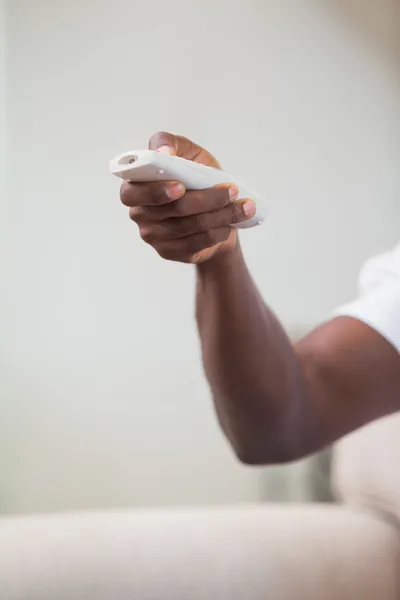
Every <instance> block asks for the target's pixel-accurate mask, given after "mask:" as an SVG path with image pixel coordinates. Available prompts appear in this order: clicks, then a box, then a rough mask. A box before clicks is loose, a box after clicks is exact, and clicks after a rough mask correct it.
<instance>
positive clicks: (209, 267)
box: [196, 242, 244, 277]
mask: <svg viewBox="0 0 400 600" xmlns="http://www.w3.org/2000/svg"><path fill="white" fill-rule="evenodd" d="M243 264H244V257H243V254H242V250H241V248H240V245H239V242H237V243H236V245H235V247H234V248H230V249H229V250H222V251H221V252H216V253H215V254H214V255H213V256H212V257H211V258H209V259H208V260H206V261H204V262H202V263H199V264H198V265H196V269H197V272H198V274H199V275H200V277H203V276H205V277H207V276H215V277H219V276H220V275H222V274H224V273H226V272H229V271H231V270H236V269H237V268H238V267H239V266H240V265H243Z"/></svg>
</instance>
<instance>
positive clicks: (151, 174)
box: [110, 150, 267, 229]
mask: <svg viewBox="0 0 400 600" xmlns="http://www.w3.org/2000/svg"><path fill="white" fill-rule="evenodd" d="M110 171H111V173H112V174H113V175H116V176H117V177H120V178H121V179H124V180H125V181H129V182H137V183H144V182H153V181H179V182H180V183H183V185H184V186H185V187H186V189H187V190H204V189H207V188H211V187H214V186H215V185H220V184H222V183H232V184H234V185H236V186H237V188H238V190H239V196H238V200H240V199H244V198H249V199H250V200H252V201H253V202H254V203H255V205H256V207H257V211H256V214H255V215H254V217H252V218H251V219H249V220H248V221H244V222H242V223H238V224H236V225H235V226H236V227H239V228H241V229H247V228H249V227H254V226H255V225H260V224H261V223H262V222H263V221H264V219H265V217H266V212H267V205H266V201H265V200H264V199H263V198H261V196H259V195H258V194H256V193H255V192H253V191H252V190H250V189H248V188H246V187H245V186H244V185H242V184H241V183H239V182H238V181H236V180H235V179H234V178H233V177H230V176H229V175H227V174H226V173H224V172H223V171H219V170H218V169H214V168H213V167H206V166H205V165H201V164H198V163H195V162H192V161H190V160H186V159H185V158H180V157H178V156H169V155H168V154H162V153H161V152H156V151H154V150H140V151H135V152H127V153H125V154H121V155H119V156H117V157H116V158H114V159H113V160H112V161H111V163H110Z"/></svg>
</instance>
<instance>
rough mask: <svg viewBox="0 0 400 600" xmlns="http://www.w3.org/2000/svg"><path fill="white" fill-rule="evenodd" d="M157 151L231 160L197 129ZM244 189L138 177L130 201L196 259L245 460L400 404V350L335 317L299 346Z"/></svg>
mask: <svg viewBox="0 0 400 600" xmlns="http://www.w3.org/2000/svg"><path fill="white" fill-rule="evenodd" d="M150 148H151V149H153V150H159V151H162V152H168V153H171V154H174V155H177V156H182V157H184V158H186V159H189V160H193V161H195V162H199V163H203V164H206V165H209V166H213V167H216V168H219V163H218V162H217V161H216V159H215V158H214V157H213V156H212V155H211V154H210V153H209V152H207V151H206V150H204V149H203V148H201V147H199V146H197V145H196V144H194V143H193V142H190V141H189V140H187V139H186V138H182V137H179V136H173V135H171V134H168V133H158V134H156V135H155V136H153V137H152V138H151V140H150ZM236 197H237V190H236V189H235V188H234V187H232V186H226V185H224V186H217V187H216V188H212V189H209V190H205V191H186V190H185V189H184V188H183V187H182V186H181V185H180V184H179V183H178V182H176V183H175V182H168V183H152V184H129V183H123V184H122V187H121V200H122V202H123V204H125V205H126V206H129V207H130V211H129V214H130V217H131V219H132V220H133V221H135V222H136V223H137V225H138V226H139V231H140V234H141V236H142V238H143V239H144V241H146V242H147V243H149V244H151V245H152V246H153V247H154V248H155V250H156V251H157V252H158V253H159V254H160V256H161V257H163V258H165V259H168V260H173V261H180V262H186V263H191V264H195V265H196V270H197V302H196V317H197V323H198V329H199V333H200V338H201V344H202V354H203V362H204V368H205V373H206V376H207V379H208V381H209V384H210V387H211V391H212V396H213V399H214V404H215V408H216V412H217V415H218V418H219V421H220V423H221V426H222V428H223V430H224V432H225V434H226V436H227V437H228V439H229V441H230V442H231V444H232V446H233V448H234V450H235V452H236V454H237V456H238V457H239V459H240V460H241V461H243V462H245V463H247V464H272V463H280V462H288V461H292V460H296V459H299V458H302V457H304V456H306V455H308V454H310V453H312V452H315V451H317V450H320V449H321V448H323V447H324V446H327V445H329V444H331V443H332V442H334V441H336V440H337V439H339V438H340V437H342V436H344V435H345V434H347V433H349V432H351V431H353V430H354V429H357V428H359V427H361V426H362V425H364V424H366V423H368V422H370V421H373V420H375V419H378V418H380V417H382V416H385V415H388V414H390V413H393V412H396V411H398V410H399V409H400V356H399V354H398V352H397V351H396V350H395V349H394V348H393V347H392V346H391V345H390V344H389V343H388V342H387V341H386V340H385V339H384V338H383V337H382V336H381V335H380V334H379V333H377V332H376V331H374V330H373V329H371V328H370V327H368V326H367V325H365V324H364V323H362V322H360V321H358V320H356V319H352V318H347V317H339V318H336V319H333V320H331V321H329V322H327V323H325V324H323V325H321V326H320V327H318V328H317V329H316V330H315V331H313V332H312V333H311V334H309V335H308V336H307V337H305V338H304V339H302V340H301V341H300V342H299V343H297V344H296V345H295V346H293V345H292V344H291V342H290V341H289V339H288V337H287V335H286V333H285V331H284V329H283V327H282V326H281V325H280V323H279V321H278V320H277V319H276V317H275V316H274V314H273V313H272V311H271V310H270V309H269V308H268V307H267V306H266V305H265V303H264V301H263V299H262V298H261V296H260V294H259V292H258V290H257V287H256V286H255V284H254V282H253V280H252V278H251V275H250V273H249V271H248V269H247V266H246V264H245V261H244V258H243V255H242V252H241V250H240V245H239V241H238V235H237V231H236V229H234V228H232V224H233V223H237V222H239V221H243V220H245V219H248V218H250V217H251V216H253V214H254V206H253V205H252V203H251V202H246V201H243V200H242V201H240V202H236V201H235V198H236Z"/></svg>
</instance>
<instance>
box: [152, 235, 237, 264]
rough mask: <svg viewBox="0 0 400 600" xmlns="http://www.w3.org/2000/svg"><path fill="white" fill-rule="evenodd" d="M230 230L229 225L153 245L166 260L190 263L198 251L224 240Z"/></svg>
mask: <svg viewBox="0 0 400 600" xmlns="http://www.w3.org/2000/svg"><path fill="white" fill-rule="evenodd" d="M231 231H232V230H231V228H230V227H224V228H221V229H214V230H212V231H206V232H203V233H197V234H196V235H191V236H189V237H187V238H181V239H178V240H172V241H171V240H168V241H162V242H158V243H155V244H153V247H154V248H155V250H156V251H157V252H158V254H159V255H160V256H161V257H162V258H165V259H166V260H173V261H179V262H188V263H192V262H195V257H196V255H197V254H199V252H201V251H203V250H205V249H206V248H212V247H213V246H216V245H217V244H221V243H223V242H226V241H227V240H228V238H229V237H230V235H231Z"/></svg>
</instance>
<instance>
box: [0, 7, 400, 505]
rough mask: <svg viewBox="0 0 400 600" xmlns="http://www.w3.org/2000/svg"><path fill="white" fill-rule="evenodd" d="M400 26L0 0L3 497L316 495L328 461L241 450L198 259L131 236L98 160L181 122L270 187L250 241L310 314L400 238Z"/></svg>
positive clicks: (255, 256) (270, 282)
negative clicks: (211, 354) (214, 400)
mask: <svg viewBox="0 0 400 600" xmlns="http://www.w3.org/2000/svg"><path fill="white" fill-rule="evenodd" d="M378 6H379V10H376V9H377V7H378ZM397 16H398V15H397ZM398 23H399V21H398V20H397V18H396V8H395V2H394V0H393V1H392V0H383V1H380V2H379V3H378V1H376V2H373V1H372V2H367V1H366V2H363V1H361V0H359V1H357V0H319V1H318V0H315V1H314V0H247V1H246V2H245V1H244V0H241V1H235V0H232V1H231V2H229V4H227V3H226V2H224V1H223V0H203V2H187V1H186V2H185V1H184V0H169V1H168V2H165V1H162V0H153V2H137V1H135V0H113V1H111V0H96V1H95V0H79V1H78V0H69V2H54V0H34V1H32V0H9V1H7V0H0V133H1V136H0V183H1V202H0V250H1V252H0V263H1V264H0V266H1V274H2V276H1V290H0V513H2V514H10V513H21V512H42V511H58V510H68V509H75V508H102V507H122V506H124V507H125V506H145V505H163V506H171V505H189V504H192V505H193V504H200V505H204V504H227V503H241V502H263V501H268V500H271V499H281V500H292V499H306V500H307V499H313V498H314V496H315V495H317V496H318V494H324V493H325V491H323V490H322V488H320V492H318V490H317V491H316V489H315V474H316V473H317V471H316V470H315V469H316V468H317V467H318V464H319V461H318V459H312V460H309V461H305V462H302V463H301V464H296V465H291V466H289V467H284V468H283V467H279V468H278V467H277V468H272V469H252V468H245V467H242V466H240V465H239V464H238V463H237V461H236V460H235V459H234V458H233V456H232V453H231V451H230V449H229V448H228V445H227V443H226V442H225V440H224V438H223V436H222V434H221V432H220V431H219V429H218V426H217V424H216V419H215V417H214V412H213V409H212V405H211V401H210V396H209V392H208V388H207V385H206V382H205V379H204V377H203V373H202V368H201V363H200V358H199V348H198V340H197V334H196V329H195V323H194V317H193V314H194V311H193V290H194V286H193V283H194V274H193V270H192V269H191V268H190V267H187V266H183V265H174V264H168V263H166V262H163V261H162V260H161V259H160V258H159V257H158V256H157V255H156V254H155V253H154V252H153V251H152V250H151V249H150V248H149V247H147V246H146V245H145V244H143V243H142V242H141V240H140V239H139V237H138V235H137V232H136V229H135V226H134V225H133V224H132V223H130V222H129V219H128V217H127V214H126V210H125V209H124V208H123V207H122V206H121V205H120V203H119V199H118V188H119V184H118V181H117V180H116V179H114V178H113V177H112V176H110V175H109V173H108V163H109V160H110V159H111V158H112V157H113V156H114V155H115V154H118V153H120V152H123V151H125V150H132V149H136V148H141V147H144V146H145V145H146V144H147V140H148V138H149V136H150V135H151V134H152V133H153V132H154V131H156V130H158V129H164V130H170V131H172V132H175V133H180V134H183V135H186V136H188V137H191V138H193V139H194V140H196V141H197V142H198V143H200V144H202V145H204V146H206V147H207V148H209V149H210V150H211V151H212V152H213V153H214V154H215V155H216V156H217V157H218V158H219V160H220V161H221V162H222V164H223V166H224V168H225V169H226V170H227V171H228V172H230V173H232V174H233V175H235V176H236V177H237V178H238V179H239V180H242V181H243V182H244V183H246V184H247V185H249V186H250V187H252V188H253V189H255V190H257V191H259V192H260V193H261V194H263V195H265V196H266V197H267V198H268V199H269V200H270V217H269V219H268V220H267V222H266V223H265V224H264V226H263V227H261V228H259V229H257V230H254V231H249V232H244V234H243V235H242V241H243V245H244V249H245V252H246V256H247V258H248V261H249V265H250V267H251V270H252V272H253V274H254V277H255V278H256V281H257V283H258V284H259V286H260V288H261V290H262V292H263V294H264V296H265V298H266V300H267V301H268V302H269V303H270V304H271V306H272V307H273V308H274V309H275V310H276V312H277V314H278V315H279V316H280V317H281V318H282V319H283V321H284V323H285V324H286V326H287V327H288V330H289V331H290V333H291V335H292V336H293V337H297V336H299V335H302V334H303V333H304V332H306V331H308V330H309V329H310V328H312V327H314V326H315V325H316V324H318V323H319V322H320V321H322V320H323V319H325V318H327V317H329V315H330V312H331V310H332V309H333V308H334V307H335V306H337V305H338V304H340V303H342V302H344V301H346V300H348V299H350V298H351V297H352V296H354V295H355V293H356V286H357V273H358V270H359V268H360V266H361V264H362V263H363V261H364V260H365V259H366V258H367V257H368V256H370V255H371V254H374V253H376V252H380V251H381V250H385V249H387V248H390V246H391V245H392V244H393V243H394V242H395V241H397V239H398V223H399V219H400V203H399V196H398V190H399V186H400V171H399V168H398V166H399V158H400V154H399V143H400V135H399V134H400V131H399V129H400V127H399V124H400V91H399V87H398V81H396V73H397V72H398V61H397V56H398V54H397V53H398V47H397V41H398V36H397V34H398V31H396V28H397V26H398V25H397V24H398ZM324 456H325V455H324ZM322 458H323V459H324V460H325V458H324V457H322ZM328 458H329V457H328ZM317 463H318V464H317ZM313 482H314V483H313ZM318 485H321V484H318ZM313 486H314V487H313ZM322 487H323V483H322Z"/></svg>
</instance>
